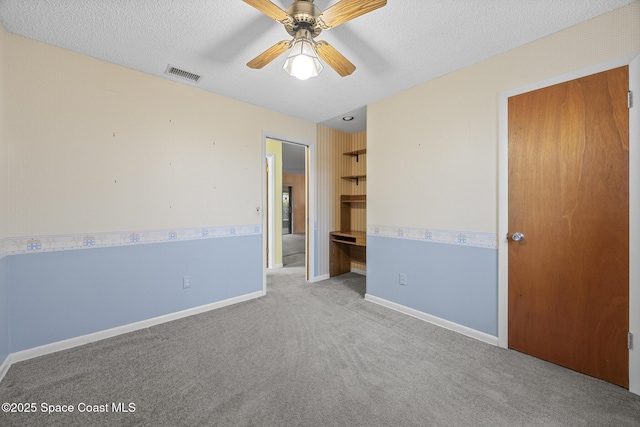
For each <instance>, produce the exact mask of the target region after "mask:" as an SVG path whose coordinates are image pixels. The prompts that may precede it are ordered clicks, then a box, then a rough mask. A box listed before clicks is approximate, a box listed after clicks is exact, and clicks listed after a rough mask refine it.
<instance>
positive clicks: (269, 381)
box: [0, 263, 640, 427]
mask: <svg viewBox="0 0 640 427" xmlns="http://www.w3.org/2000/svg"><path fill="white" fill-rule="evenodd" d="M303 265H304V263H303ZM303 271H304V267H303V266H298V267H289V268H283V269H281V270H278V271H277V272H276V273H270V274H269V275H268V294H267V296H265V297H263V298H260V299H257V300H252V301H249V302H246V303H241V304H237V305H234V306H231V307H226V308H223V309H219V310H215V311H211V312H208V313H204V314H200V315H197V316H192V317H189V318H185V319H182V320H178V321H174V322H171V323H166V324H163V325H159V326H156V327H153V328H149V329H145V330H141V331H137V332H133V333H130V334H126V335H122V336H118V337H115V338H112V339H108V340H104V341H101V342H97V343H93V344H89V345H86V346H83V347H79V348H75V349H71V350H68V351H63V352H59V353H56V354H51V355H47V356H43V357H40V358H37V359H32V360H29V361H25V362H22V363H18V364H15V365H14V366H12V368H11V369H10V370H9V373H8V374H7V376H6V377H5V379H4V380H3V381H2V383H0V402H22V403H26V402H34V403H37V404H38V405H40V404H41V403H42V402H47V403H49V404H73V405H78V404H79V403H80V402H83V403H90V404H108V405H111V402H125V403H129V402H133V403H135V408H136V410H135V412H133V413H125V414H122V413H120V414H118V413H102V414H87V413H78V412H77V411H76V412H75V413H73V414H52V415H44V414H41V413H38V414H6V413H0V425H2V426H101V425H104V426H113V425H119V426H138V425H141V426H207V425H211V426H616V427H620V426H638V425H640V397H638V396H635V395H632V394H630V393H629V392H628V391H626V390H624V389H622V388H619V387H617V386H614V385H611V384H607V383H604V382H602V381H599V380H596V379H593V378H589V377H587V376H584V375H581V374H578V373H576V372H573V371H570V370H567V369H563V368H561V367H558V366H555V365H551V364H549V363H546V362H543V361H540V360H537V359H534V358H531V357H528V356H526V355H523V354H520V353H517V352H514V351H508V350H503V349H500V348H496V347H493V346H490V345H487V344H483V343H481V342H478V341H476V340H473V339H470V338H466V337H464V336H462V335H459V334H456V333H454V332H450V331H447V330H444V329H441V328H438V327H436V326H433V325H430V324H428V323H425V322H422V321H420V320H417V319H414V318H411V317H408V316H404V315H402V314H399V313H396V312H394V311H391V310H388V309H386V308H384V307H380V306H377V305H375V304H371V303H368V302H365V301H364V300H363V295H364V291H365V281H364V278H363V277H362V276H358V275H356V274H352V273H350V274H347V275H343V276H340V277H339V278H334V279H331V280H327V281H324V282H321V283H316V284H308V283H304V281H303V279H302V277H303Z"/></svg>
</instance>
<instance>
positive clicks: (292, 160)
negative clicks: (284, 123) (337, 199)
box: [265, 138, 309, 280]
mask: <svg viewBox="0 0 640 427" xmlns="http://www.w3.org/2000/svg"><path fill="white" fill-rule="evenodd" d="M308 151H309V148H308V147H307V146H304V145H301V144H295V143H290V142H285V141H280V140H274V139H270V138H267V139H266V155H267V165H268V168H267V179H266V186H267V188H266V189H265V194H267V198H268V200H267V205H266V206H267V212H266V213H267V221H266V223H267V226H266V227H265V231H266V234H267V265H266V266H267V268H268V269H269V270H270V271H272V273H273V271H277V270H278V269H281V268H288V269H291V268H296V269H297V270H299V274H301V275H303V276H304V277H305V279H307V280H308V277H309V273H308V265H307V252H308V250H307V248H308V233H307V224H308V220H307V218H308V209H307V207H308V194H309V191H308V182H309V180H308V172H307V169H308V168H307V163H308V155H309V153H308ZM291 273H292V271H289V272H288V274H291Z"/></svg>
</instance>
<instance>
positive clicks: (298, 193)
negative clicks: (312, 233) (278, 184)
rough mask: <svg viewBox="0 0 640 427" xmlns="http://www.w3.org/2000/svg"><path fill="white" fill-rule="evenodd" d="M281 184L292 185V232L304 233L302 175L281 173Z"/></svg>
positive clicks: (303, 179) (303, 183)
mask: <svg viewBox="0 0 640 427" xmlns="http://www.w3.org/2000/svg"><path fill="white" fill-rule="evenodd" d="M282 186H283V187H293V232H294V233H304V228H305V227H304V222H305V211H306V208H307V201H306V190H305V188H306V184H305V177H304V175H294V174H289V173H283V174H282Z"/></svg>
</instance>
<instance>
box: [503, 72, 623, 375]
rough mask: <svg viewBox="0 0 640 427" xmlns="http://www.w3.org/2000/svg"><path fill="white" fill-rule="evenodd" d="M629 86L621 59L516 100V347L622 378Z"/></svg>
mask: <svg viewBox="0 0 640 427" xmlns="http://www.w3.org/2000/svg"><path fill="white" fill-rule="evenodd" d="M628 86H629V78H628V67H622V68H617V69H614V70H610V71H606V72H603V73H598V74H594V75H591V76H587V77H583V78H581V79H577V80H573V81H570V82H566V83H562V84H558V85H555V86H551V87H547V88H543V89H540V90H536V91H533V92H529V93H525V94H521V95H518V96H514V97H512V98H509V233H510V234H509V235H510V240H509V249H508V250H509V347H510V348H513V349H515V350H518V351H522V352H524V353H527V354H530V355H533V356H535V357H538V358H541V359H544V360H548V361H550V362H553V363H556V364H559V365H562V366H566V367H568V368H571V369H574V370H576V371H579V372H583V373H585V374H587V375H591V376H594V377H597V378H601V379H603V380H605V381H609V382H612V383H615V384H618V385H621V386H623V387H628V386H629V372H628V369H629V361H628V357H629V353H628V348H627V333H628V330H629V111H628V109H627V92H628ZM516 232H520V233H522V234H523V235H524V238H523V239H522V240H520V241H514V240H513V238H512V237H513V234H514V233H516Z"/></svg>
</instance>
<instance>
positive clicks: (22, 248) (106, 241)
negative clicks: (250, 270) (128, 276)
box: [0, 224, 262, 259]
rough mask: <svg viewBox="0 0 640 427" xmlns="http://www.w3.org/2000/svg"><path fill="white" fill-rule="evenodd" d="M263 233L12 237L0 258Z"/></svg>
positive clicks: (255, 227) (204, 230) (221, 229)
mask: <svg viewBox="0 0 640 427" xmlns="http://www.w3.org/2000/svg"><path fill="white" fill-rule="evenodd" d="M259 234H262V225H261V224H249V225H231V226H217V227H195V228H174V229H168V230H143V231H121V232H111V233H88V234H65V235H55V236H32V237H11V238H7V239H3V240H0V259H2V258H4V257H6V256H9V255H22V254H33V253H41V252H53V251H69V250H77V249H92V248H105V247H113V246H130V245H144V244H149V243H164V242H178V241H185V240H201V239H217V238H221V237H234V236H251V235H259Z"/></svg>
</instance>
